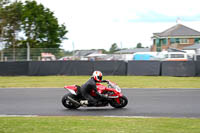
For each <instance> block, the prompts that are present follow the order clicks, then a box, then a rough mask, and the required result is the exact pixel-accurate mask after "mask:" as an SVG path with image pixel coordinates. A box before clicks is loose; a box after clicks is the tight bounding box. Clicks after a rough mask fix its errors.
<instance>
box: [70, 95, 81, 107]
mask: <svg viewBox="0 0 200 133" xmlns="http://www.w3.org/2000/svg"><path fill="white" fill-rule="evenodd" d="M67 98H68V99H69V100H70V101H71V102H72V103H74V104H77V105H81V104H80V103H79V102H77V101H76V100H74V99H72V98H71V97H69V96H68V97H67Z"/></svg>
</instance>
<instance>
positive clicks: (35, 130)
mask: <svg viewBox="0 0 200 133" xmlns="http://www.w3.org/2000/svg"><path fill="white" fill-rule="evenodd" d="M88 79H89V76H13V77H0V88H11V87H27V88H30V87H32V88H35V87H59V88H60V87H63V86H64V85H71V84H78V85H81V84H83V83H84V82H86V81H87V80H88ZM104 79H109V80H111V81H114V82H116V83H118V84H119V85H120V86H121V87H122V88H200V77H153V76H104ZM0 133H200V119H191V118H110V117H86V116H84V117H75V116H74V117H71V116H67V117H0Z"/></svg>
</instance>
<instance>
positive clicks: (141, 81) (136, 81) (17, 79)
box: [0, 76, 200, 88]
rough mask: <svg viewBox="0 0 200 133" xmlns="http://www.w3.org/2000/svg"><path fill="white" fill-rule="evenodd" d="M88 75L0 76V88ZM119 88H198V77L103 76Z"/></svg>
mask: <svg viewBox="0 0 200 133" xmlns="http://www.w3.org/2000/svg"><path fill="white" fill-rule="evenodd" d="M88 79H89V76H10V77H0V88H11V87H27V88H29V87H31V88H34V87H55V88H57V87H58V88H62V87H63V86H65V85H72V84H77V85H82V84H83V83H85V82H86V81H87V80H88ZM104 79H108V80H111V81H114V82H116V83H117V84H118V85H119V86H120V87H121V88H200V77H164V76H157V77H156V76H104Z"/></svg>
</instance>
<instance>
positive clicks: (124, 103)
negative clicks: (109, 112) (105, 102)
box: [110, 96, 128, 108]
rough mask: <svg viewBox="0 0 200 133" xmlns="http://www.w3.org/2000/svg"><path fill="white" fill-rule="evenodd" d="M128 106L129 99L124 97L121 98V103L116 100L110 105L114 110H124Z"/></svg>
mask: <svg viewBox="0 0 200 133" xmlns="http://www.w3.org/2000/svg"><path fill="white" fill-rule="evenodd" d="M127 104H128V99H127V97H126V96H122V97H120V98H119V103H118V102H117V100H116V99H112V100H111V101H110V105H111V106H112V107H114V108H123V107H125V106H126V105H127Z"/></svg>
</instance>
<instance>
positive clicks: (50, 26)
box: [0, 0, 68, 54]
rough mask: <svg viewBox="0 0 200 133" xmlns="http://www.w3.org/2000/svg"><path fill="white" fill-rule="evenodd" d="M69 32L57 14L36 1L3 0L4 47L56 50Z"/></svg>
mask: <svg viewBox="0 0 200 133" xmlns="http://www.w3.org/2000/svg"><path fill="white" fill-rule="evenodd" d="M67 32H68V31H67V30H66V27H65V25H64V24H59V23H58V20H57V18H56V17H55V16H54V13H53V12H51V11H50V9H49V8H45V7H44V6H43V5H42V4H38V3H37V2H36V1H34V0H33V1H30V0H27V1H25V2H21V1H17V0H16V1H14V2H10V1H9V0H0V43H1V44H0V45H1V47H3V48H12V49H13V54H15V53H14V52H15V49H16V48H27V47H28V46H29V47H30V48H55V49H56V48H57V49H59V47H60V45H61V43H62V40H64V39H66V37H65V34H66V33H67Z"/></svg>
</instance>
